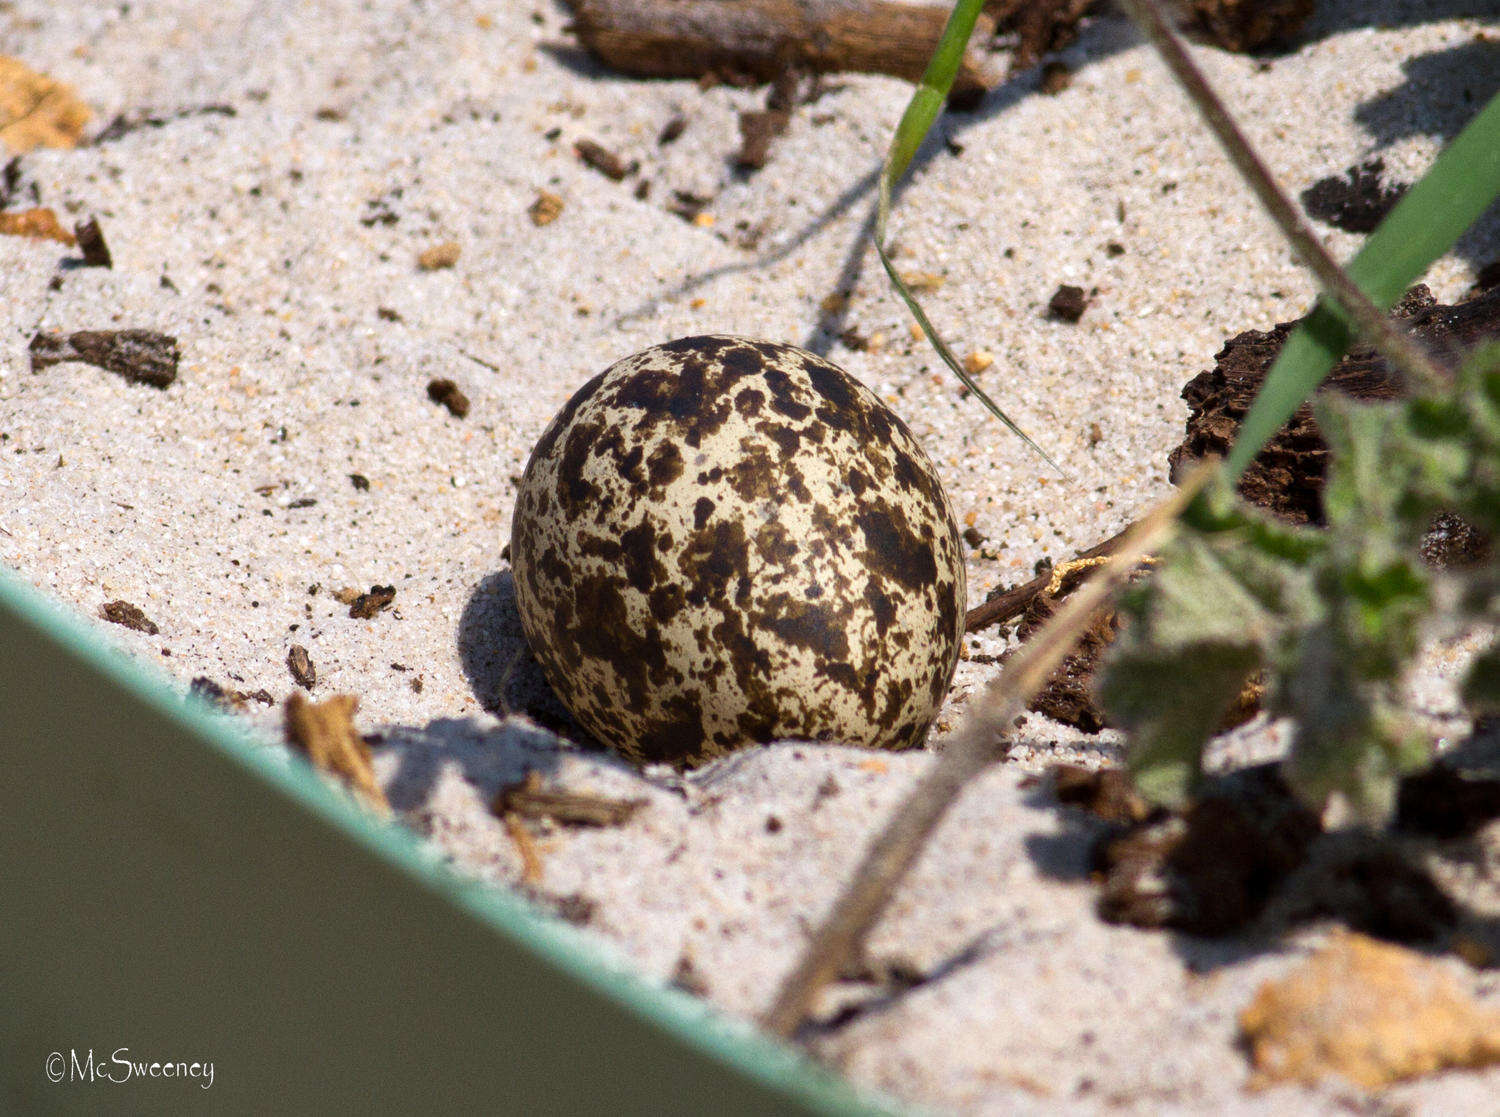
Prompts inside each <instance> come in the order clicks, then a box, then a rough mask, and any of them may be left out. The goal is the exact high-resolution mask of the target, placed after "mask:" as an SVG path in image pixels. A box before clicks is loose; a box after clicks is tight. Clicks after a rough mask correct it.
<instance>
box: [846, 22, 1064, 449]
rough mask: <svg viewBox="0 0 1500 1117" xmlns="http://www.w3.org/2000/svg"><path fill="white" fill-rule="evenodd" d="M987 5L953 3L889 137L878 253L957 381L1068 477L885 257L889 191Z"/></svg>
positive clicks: (925, 130)
mask: <svg viewBox="0 0 1500 1117" xmlns="http://www.w3.org/2000/svg"><path fill="white" fill-rule="evenodd" d="M983 6H984V0H958V2H957V3H956V4H954V5H953V12H952V13H951V14H950V15H949V16H948V22H947V24H946V25H945V26H944V27H943V35H942V38H941V39H939V40H938V45H937V49H936V50H935V51H934V52H933V55H932V60H931V61H929V62H928V63H927V70H926V71H925V72H924V73H923V74H922V80H921V82H920V83H919V84H918V85H917V89H916V92H915V93H913V94H912V98H911V100H910V101H909V102H908V103H907V106H906V111H905V112H904V113H902V114H901V123H900V124H898V125H897V126H896V134H895V136H893V137H892V139H891V146H890V150H889V151H887V153H886V157H885V167H884V169H883V170H882V171H881V174H880V191H879V198H878V201H877V203H876V210H875V251H876V252H877V253H879V254H880V262H881V264H882V265H883V266H884V267H885V274H886V276H887V277H888V278H889V279H890V281H891V286H893V287H894V288H895V289H896V293H897V294H898V295H900V296H901V301H902V302H904V303H905V304H906V308H907V309H908V310H910V311H911V313H912V317H914V318H915V319H916V320H917V325H919V326H920V327H921V328H922V332H923V333H924V334H926V335H927V340H928V341H930V342H931V343H932V347H933V348H934V349H936V350H937V354H938V356H939V357H941V358H942V359H943V363H944V364H945V365H947V366H948V368H949V369H951V370H952V372H953V374H954V375H955V376H957V377H958V379H959V383H961V384H963V386H964V387H965V388H967V389H969V391H970V392H972V393H973V394H974V396H975V398H976V399H978V400H979V402H980V403H982V404H984V406H985V407H986V408H987V409H988V410H989V412H990V414H991V415H993V416H995V418H997V419H999V420H1000V422H1002V423H1004V424H1005V426H1006V427H1007V428H1008V429H1009V430H1010V432H1011V433H1012V434H1014V435H1015V436H1016V437H1017V438H1019V439H1020V440H1021V441H1022V442H1024V443H1026V445H1027V446H1030V447H1031V448H1032V450H1034V451H1036V453H1037V454H1038V455H1040V456H1041V459H1042V460H1043V461H1045V462H1046V463H1047V464H1048V465H1050V466H1051V467H1052V468H1053V469H1055V470H1057V472H1058V473H1061V474H1062V475H1063V476H1067V474H1066V472H1064V470H1063V468H1062V467H1061V466H1059V465H1058V464H1057V463H1056V462H1055V461H1053V460H1052V459H1051V458H1050V457H1048V456H1047V452H1046V451H1045V450H1043V449H1042V448H1041V447H1040V446H1038V445H1037V444H1036V443H1035V442H1033V441H1032V440H1031V438H1030V436H1028V435H1027V434H1026V432H1025V431H1023V430H1022V429H1021V428H1020V427H1018V426H1016V424H1015V423H1014V422H1013V421H1012V420H1011V418H1010V416H1008V415H1006V414H1005V412H1004V411H1001V410H1000V408H999V407H998V406H997V405H996V403H995V401H994V400H992V399H990V397H989V396H988V395H987V394H986V393H985V391H984V389H983V388H981V387H980V386H979V385H978V384H976V383H975V382H974V378H973V377H971V376H970V375H969V374H968V373H967V372H966V371H965V370H964V367H963V365H961V364H959V362H958V359H957V358H956V357H954V355H953V351H952V350H951V349H949V348H948V344H947V342H945V341H944V340H943V339H942V338H941V337H940V336H939V335H938V332H937V330H936V329H935V328H934V327H933V325H932V322H931V321H930V320H929V319H928V317H927V315H926V313H925V312H924V311H923V310H922V307H921V306H920V305H919V304H918V303H917V300H916V297H915V296H914V295H913V294H912V293H911V290H910V289H909V288H908V287H907V286H906V283H905V282H904V281H903V280H902V279H901V277H900V276H899V275H897V274H896V268H895V266H894V265H893V264H892V263H891V259H890V257H889V256H888V255H887V254H886V248H885V242H886V235H885V228H886V221H887V219H888V218H889V217H890V213H891V192H892V190H893V189H894V187H895V184H896V181H897V180H898V179H900V177H901V176H902V175H903V174H904V173H905V172H906V168H907V167H909V166H910V165H911V161H912V158H913V157H914V156H915V155H916V154H917V149H918V148H920V147H921V146H922V141H923V140H924V139H925V138H926V137H927V133H928V131H929V130H931V128H932V124H933V121H935V120H937V118H938V114H939V113H940V112H942V111H943V103H944V102H945V101H946V100H947V97H948V91H949V90H950V89H951V88H953V79H954V78H955V77H956V76H957V74H958V68H959V66H960V65H961V64H962V63H963V57H964V51H965V49H967V47H968V45H969V36H970V35H972V34H973V32H974V24H975V23H976V22H977V21H978V19H979V12H980V9H981V8H982V7H983Z"/></svg>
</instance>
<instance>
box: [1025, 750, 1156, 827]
mask: <svg viewBox="0 0 1500 1117" xmlns="http://www.w3.org/2000/svg"><path fill="white" fill-rule="evenodd" d="M1047 774H1048V775H1050V776H1051V777H1052V794H1054V795H1056V796H1057V801H1058V802H1059V803H1065V804H1067V805H1068V806H1070V807H1078V808H1080V809H1081V810H1085V811H1087V812H1088V813H1089V814H1091V815H1093V816H1094V817H1095V818H1099V819H1103V820H1104V821H1105V822H1112V823H1115V824H1116V825H1119V826H1130V825H1133V824H1135V823H1138V822H1144V821H1145V820H1146V819H1148V818H1150V817H1151V814H1152V807H1151V804H1150V803H1148V802H1146V800H1145V798H1144V797H1143V796H1142V795H1141V793H1140V792H1139V791H1137V790H1136V789H1135V783H1134V782H1133V781H1132V780H1131V778H1130V774H1129V773H1128V772H1126V771H1125V770H1124V769H1123V768H1098V769H1091V768H1085V767H1083V766H1082V765H1079V764H1054V765H1052V767H1051V768H1049V769H1048V770H1047Z"/></svg>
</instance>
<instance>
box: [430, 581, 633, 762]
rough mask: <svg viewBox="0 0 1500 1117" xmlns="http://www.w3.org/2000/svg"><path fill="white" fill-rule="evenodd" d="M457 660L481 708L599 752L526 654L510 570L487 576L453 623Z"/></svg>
mask: <svg viewBox="0 0 1500 1117" xmlns="http://www.w3.org/2000/svg"><path fill="white" fill-rule="evenodd" d="M458 658H459V662H460V664H461V665H462V667H463V672H464V677H465V678H466V679H467V680H468V683H469V689H470V690H471V691H472V692H473V694H474V697H475V698H476V699H478V701H479V704H480V706H482V707H483V708H484V709H485V710H488V711H489V712H490V713H492V714H495V715H496V716H497V717H507V716H510V715H512V714H524V715H525V716H526V717H528V718H530V719H531V720H532V721H534V722H536V723H537V724H539V725H541V726H543V727H544V728H546V729H550V730H551V731H552V732H554V733H556V734H558V735H559V736H562V737H566V738H567V739H568V740H570V741H572V742H573V743H575V744H577V745H580V746H582V747H584V748H587V749H595V750H600V751H602V750H603V746H601V745H600V744H599V743H598V742H597V741H595V740H594V739H593V738H592V737H591V736H589V735H588V733H586V732H585V731H584V729H583V728H582V727H581V726H580V725H579V724H578V723H577V722H576V721H575V720H574V719H573V715H572V714H570V713H569V712H568V708H567V707H566V706H564V705H563V703H562V700H561V699H560V698H558V697H557V694H556V692H554V691H553V689H552V686H551V684H550V683H548V682H547V676H546V675H545V674H543V672H542V666H541V664H540V663H538V662H537V661H536V657H535V656H534V655H532V654H531V645H530V644H529V643H528V642H527V640H526V632H525V630H524V629H523V628H522V627H521V612H520V609H519V608H518V607H517V605H516V581H515V577H514V576H513V575H512V574H511V572H510V571H509V570H502V571H499V572H498V573H495V574H490V575H487V576H486V577H485V578H483V579H482V580H481V581H480V582H479V584H478V585H477V586H475V587H474V590H473V592H472V593H470V594H469V600H468V601H467V602H466V603H465V605H464V611H463V615H462V616H461V617H460V618H459V622H458Z"/></svg>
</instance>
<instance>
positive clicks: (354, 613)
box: [336, 586, 396, 621]
mask: <svg viewBox="0 0 1500 1117" xmlns="http://www.w3.org/2000/svg"><path fill="white" fill-rule="evenodd" d="M340 592H341V593H342V592H346V591H340ZM336 596H337V595H336ZM339 600H340V601H343V598H342V597H339ZM395 600H396V587H395V586H371V587H370V590H369V592H368V593H356V594H355V595H354V598H353V600H351V601H348V602H345V604H347V605H348V606H349V616H350V617H352V618H353V619H355V620H357V621H367V620H369V619H370V618H371V617H373V616H375V615H376V614H377V613H380V612H382V611H384V610H386V609H389V608H390V606H391V602H393V601H395Z"/></svg>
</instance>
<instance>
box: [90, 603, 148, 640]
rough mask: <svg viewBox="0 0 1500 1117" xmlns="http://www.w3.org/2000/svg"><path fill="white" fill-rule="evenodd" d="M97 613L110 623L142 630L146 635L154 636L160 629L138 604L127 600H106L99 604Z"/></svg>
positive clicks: (138, 630) (137, 630)
mask: <svg viewBox="0 0 1500 1117" xmlns="http://www.w3.org/2000/svg"><path fill="white" fill-rule="evenodd" d="M99 615H100V616H101V617H103V618H104V619H105V620H107V621H109V623H110V624H117V625H120V626H122V627H124V628H129V629H133V630H135V631H136V632H144V633H145V634H146V635H147V636H155V635H156V634H157V633H159V632H160V631H161V629H159V628H157V627H156V624H155V622H153V621H152V620H151V618H150V617H148V616H146V614H145V612H144V611H142V609H141V607H140V606H139V605H132V604H131V603H130V602H128V601H107V602H105V603H104V604H103V605H101V606H99Z"/></svg>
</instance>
